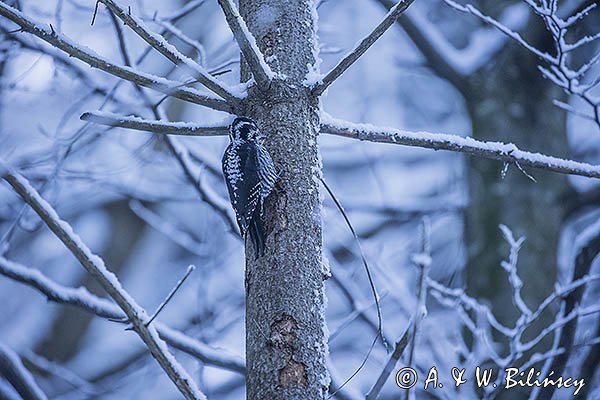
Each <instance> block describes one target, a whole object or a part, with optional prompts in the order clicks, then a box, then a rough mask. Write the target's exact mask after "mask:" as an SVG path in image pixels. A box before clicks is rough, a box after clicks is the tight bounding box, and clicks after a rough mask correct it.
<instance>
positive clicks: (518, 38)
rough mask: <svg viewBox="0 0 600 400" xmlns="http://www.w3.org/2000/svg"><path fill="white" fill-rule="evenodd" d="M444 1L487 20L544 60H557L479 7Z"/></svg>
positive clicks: (551, 61)
mask: <svg viewBox="0 0 600 400" xmlns="http://www.w3.org/2000/svg"><path fill="white" fill-rule="evenodd" d="M444 2H445V3H446V4H448V5H449V6H450V7H452V8H454V9H456V10H458V11H461V12H464V13H467V14H471V15H474V16H476V17H477V18H479V19H481V20H482V21H485V22H487V23H489V24H491V25H493V26H495V27H496V28H497V29H498V30H500V31H501V32H502V33H504V34H505V35H507V36H508V37H510V38H512V39H514V40H515V41H516V42H517V43H519V44H520V45H521V46H523V47H524V48H526V49H527V50H529V51H530V52H531V53H533V54H535V55H536V56H538V57H539V58H541V59H542V60H544V61H546V62H549V63H551V64H552V63H556V62H557V58H556V57H554V56H552V55H550V54H548V53H546V52H543V51H540V50H538V49H537V48H536V47H535V46H533V45H531V44H530V43H528V42H527V41H526V40H525V39H523V37H522V36H521V35H520V34H519V33H518V32H514V31H512V30H510V29H509V28H507V27H506V26H505V25H503V24H502V23H501V22H499V21H497V20H495V19H494V18H492V17H490V16H487V15H485V14H483V13H482V12H481V11H479V10H478V9H477V8H475V7H473V5H471V4H466V5H464V6H463V5H461V4H458V3H457V2H455V1H453V0H444Z"/></svg>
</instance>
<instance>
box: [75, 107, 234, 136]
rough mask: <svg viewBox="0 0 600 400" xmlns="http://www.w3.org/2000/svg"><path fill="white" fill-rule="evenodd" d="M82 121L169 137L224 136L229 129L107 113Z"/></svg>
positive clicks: (88, 115) (85, 116)
mask: <svg viewBox="0 0 600 400" xmlns="http://www.w3.org/2000/svg"><path fill="white" fill-rule="evenodd" d="M80 118H81V119H82V120H84V121H90V122H94V123H96V124H101V125H108V126H114V127H119V128H126V129H133V130H137V131H145V132H152V133H160V134H169V135H182V136H224V135H227V132H228V130H229V128H228V127H227V126H224V125H215V126H199V125H195V124H193V123H188V122H170V121H159V120H156V121H152V120H147V119H143V118H139V117H134V116H128V117H126V116H124V115H119V114H114V113H109V112H100V111H91V112H86V113H84V114H83V115H82V116H81V117H80Z"/></svg>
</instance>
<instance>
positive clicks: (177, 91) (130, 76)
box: [0, 2, 233, 112]
mask: <svg viewBox="0 0 600 400" xmlns="http://www.w3.org/2000/svg"><path fill="white" fill-rule="evenodd" d="M0 15H2V16H3V17H6V18H8V19H10V20H11V21H13V22H14V23H16V24H17V25H19V26H20V27H21V29H22V30H23V31H25V32H29V33H31V34H33V35H35V36H37V37H39V38H40V39H42V40H44V41H46V42H48V43H50V44H51V45H53V46H54V47H56V48H58V49H60V50H62V51H64V52H65V53H67V54H69V55H70V56H73V57H75V58H77V59H79V60H81V61H83V62H85V63H86V64H89V65H90V66H92V67H95V68H98V69H101V70H102V71H105V72H108V73H109V74H111V75H114V76H116V77H118V78H121V79H124V80H127V81H130V82H134V83H136V84H138V85H140V86H144V87H148V88H151V89H154V90H156V91H159V92H161V93H164V94H167V95H169V96H171V97H175V98H177V99H180V100H184V101H188V102H190V103H195V104H200V105H203V106H206V107H209V108H212V109H215V110H219V111H225V112H232V111H233V109H232V107H231V106H230V105H229V104H228V103H227V102H226V101H224V100H221V99H219V98H217V97H212V96H207V95H204V94H201V93H200V92H199V91H197V90H195V89H190V88H186V87H179V85H180V83H179V82H175V81H171V80H168V79H165V78H161V77H158V76H154V75H151V74H147V73H144V72H140V71H136V70H134V69H132V68H128V67H124V66H121V65H117V64H115V63H112V62H111V61H109V60H108V59H106V58H104V57H101V56H99V55H97V54H94V53H93V52H92V51H88V50H85V49H84V48H83V47H81V46H79V45H78V44H76V43H75V42H73V41H72V40H71V39H69V38H68V37H66V36H64V35H62V34H60V33H57V32H55V31H52V29H47V28H44V27H43V24H41V23H39V22H36V21H34V20H32V19H31V18H29V17H27V16H25V14H23V13H21V12H20V11H18V10H16V9H14V8H12V7H10V6H7V5H6V4H4V3H2V2H0Z"/></svg>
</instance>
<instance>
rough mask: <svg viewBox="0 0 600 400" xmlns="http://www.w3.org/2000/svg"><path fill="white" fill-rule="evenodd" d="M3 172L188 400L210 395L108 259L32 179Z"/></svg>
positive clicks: (0, 166)
mask: <svg viewBox="0 0 600 400" xmlns="http://www.w3.org/2000/svg"><path fill="white" fill-rule="evenodd" d="M0 174H1V175H2V178H3V179H4V180H6V181H7V182H8V183H9V184H10V185H11V186H12V187H13V189H14V190H15V191H16V192H17V193H18V194H19V196H21V198H22V199H23V200H24V201H25V202H26V203H27V204H29V206H30V207H31V208H32V209H33V210H34V211H35V212H36V213H37V214H38V215H39V217H40V218H41V219H42V220H43V221H44V223H45V224H46V225H47V226H48V228H50V230H51V231H52V232H53V233H54V234H55V235H56V236H57V237H58V238H59V239H60V240H61V241H62V242H63V243H64V245H65V246H66V247H67V248H68V249H69V250H70V251H71V253H72V254H73V255H74V256H75V258H77V260H78V261H79V262H80V263H81V265H83V267H84V268H85V269H86V270H87V271H88V272H89V273H90V274H91V275H92V276H93V277H94V278H95V279H96V280H97V281H98V283H100V285H101V286H102V288H103V289H104V290H105V291H106V293H108V295H109V296H110V297H111V298H112V299H113V300H114V301H115V303H117V305H118V306H119V308H121V310H122V311H123V313H124V314H125V315H126V316H127V318H128V320H129V322H130V323H131V325H132V328H133V330H134V331H135V332H136V333H137V334H138V336H139V337H140V338H141V339H142V341H143V342H144V343H145V344H146V346H147V347H148V349H149V350H150V352H151V353H152V356H153V357H154V358H155V359H156V361H157V362H158V363H159V364H160V366H161V367H162V369H163V370H164V371H165V372H166V374H167V375H168V376H169V378H170V379H171V381H173V383H174V384H175V385H176V386H177V388H178V389H179V391H180V392H181V393H182V394H183V396H184V397H185V398H186V399H187V400H198V399H206V396H204V394H203V393H202V392H201V391H200V390H199V389H198V387H197V386H196V383H195V382H194V381H193V379H192V378H191V377H190V375H188V373H187V372H186V371H185V370H184V369H183V367H182V366H181V365H180V364H179V362H178V361H177V360H176V359H175V357H173V355H172V354H171V353H170V352H169V350H168V348H167V345H166V343H165V342H164V341H163V340H162V339H160V337H159V336H158V332H157V331H156V328H155V327H154V326H153V325H150V326H146V322H147V320H148V314H147V313H146V311H145V310H144V309H143V308H142V307H140V306H139V305H138V304H137V303H136V301H135V300H134V299H133V298H132V297H131V296H130V295H129V294H128V293H127V292H126V291H125V290H124V289H123V287H122V286H121V283H120V282H119V280H118V279H117V277H116V276H115V275H114V274H113V273H112V272H110V271H109V270H108V269H107V268H106V266H105V265H104V261H103V260H102V259H101V258H100V257H99V256H97V255H96V254H94V253H92V251H91V250H90V249H89V248H88V247H87V246H86V245H85V244H84V243H83V242H82V241H81V239H80V238H79V236H77V234H75V232H73V230H72V228H71V227H70V226H69V224H68V223H67V222H66V221H64V220H62V219H61V218H60V217H59V216H58V214H57V213H56V211H55V210H54V209H53V208H52V207H51V206H50V204H48V203H47V202H46V201H45V200H44V199H43V198H42V197H41V196H40V195H39V193H38V192H37V191H36V190H35V189H34V188H33V187H32V186H31V184H30V183H29V181H27V179H25V178H24V177H23V176H21V175H19V174H18V173H16V172H13V171H10V170H9V169H7V167H4V166H2V165H0Z"/></svg>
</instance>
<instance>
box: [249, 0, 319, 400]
mask: <svg viewBox="0 0 600 400" xmlns="http://www.w3.org/2000/svg"><path fill="white" fill-rule="evenodd" d="M240 13H241V15H242V17H243V18H244V20H245V21H246V24H247V26H248V28H249V30H250V31H251V32H252V33H253V34H254V36H255V38H256V42H257V45H258V47H259V48H260V50H261V51H262V52H263V54H264V55H265V58H266V61H267V63H268V64H269V65H270V67H271V69H272V70H273V72H274V73H275V74H276V76H275V79H273V81H272V82H271V84H270V87H269V88H268V89H267V90H265V91H261V90H260V89H259V88H258V87H257V86H254V87H253V89H252V90H250V93H249V94H248V97H247V99H246V100H245V102H244V109H245V111H246V115H248V116H250V117H252V118H253V119H255V120H256V121H257V122H258V125H259V127H260V128H261V129H262V130H263V131H264V132H266V133H268V137H267V139H266V140H265V143H266V146H267V148H268V149H269V151H270V153H271V155H272V157H273V160H274V162H275V164H276V166H277V169H278V171H279V172H280V176H281V178H280V180H279V183H278V185H277V187H276V188H275V190H274V192H273V193H272V194H271V196H270V197H269V199H268V201H267V204H266V207H265V231H266V234H267V239H266V253H265V255H264V256H263V257H261V258H260V259H258V260H255V259H254V253H253V251H252V249H251V248H250V245H249V244H248V247H247V249H246V250H247V259H246V360H247V370H248V375H247V385H246V392H247V398H248V399H256V400H263V399H273V400H276V399H311V400H314V399H323V398H324V397H325V395H326V393H327V387H328V384H329V376H328V372H327V369H326V366H325V360H326V356H327V331H326V326H325V314H324V311H325V294H324V280H325V279H326V278H325V276H326V274H325V273H324V269H323V263H322V232H321V214H320V208H321V205H320V198H319V180H318V179H317V178H318V176H319V174H320V173H321V172H320V157H319V150H318V147H317V135H318V132H319V108H318V100H317V99H315V98H314V96H311V94H310V91H309V89H308V88H307V87H305V86H304V85H303V84H302V82H303V81H304V80H305V76H306V74H307V72H309V68H311V67H312V66H313V65H314V64H315V62H316V57H317V52H316V48H317V39H316V35H315V32H314V30H315V28H316V27H315V22H316V21H315V15H316V14H315V12H314V4H313V2H312V1H309V0H303V1H296V2H292V3H287V2H286V3H283V2H281V1H279V0H241V1H240Z"/></svg>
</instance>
